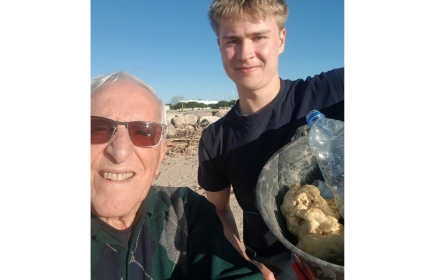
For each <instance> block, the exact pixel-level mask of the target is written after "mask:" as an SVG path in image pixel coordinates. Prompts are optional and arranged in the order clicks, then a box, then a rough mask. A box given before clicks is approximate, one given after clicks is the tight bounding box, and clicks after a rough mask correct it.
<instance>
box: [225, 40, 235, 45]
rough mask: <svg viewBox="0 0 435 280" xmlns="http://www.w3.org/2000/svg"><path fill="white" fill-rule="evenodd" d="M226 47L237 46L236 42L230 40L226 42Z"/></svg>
mask: <svg viewBox="0 0 435 280" xmlns="http://www.w3.org/2000/svg"><path fill="white" fill-rule="evenodd" d="M226 44H227V45H235V44H237V40H230V41H227V42H226Z"/></svg>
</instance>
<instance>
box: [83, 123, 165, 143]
mask: <svg viewBox="0 0 435 280" xmlns="http://www.w3.org/2000/svg"><path fill="white" fill-rule="evenodd" d="M118 125H124V126H125V127H126V128H127V130H128V135H129V136H130V140H131V142H132V143H133V144H134V145H135V146H137V147H154V146H157V145H158V144H159V143H160V140H161V139H162V135H163V133H164V132H165V130H166V125H164V124H160V123H156V122H141V121H134V122H117V121H114V120H111V119H106V118H102V117H95V116H91V144H104V143H107V142H109V141H110V139H111V138H112V136H113V135H115V133H116V128H117V127H118Z"/></svg>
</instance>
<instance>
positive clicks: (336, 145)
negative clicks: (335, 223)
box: [306, 110, 344, 219]
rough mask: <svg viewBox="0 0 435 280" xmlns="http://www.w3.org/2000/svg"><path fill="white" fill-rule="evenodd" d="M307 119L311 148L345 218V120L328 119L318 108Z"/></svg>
mask: <svg viewBox="0 0 435 280" xmlns="http://www.w3.org/2000/svg"><path fill="white" fill-rule="evenodd" d="M306 120H307V123H308V126H309V127H310V132H309V134H308V142H309V145H310V148H311V150H312V151H313V153H314V155H315V156H316V158H317V163H318V165H319V167H320V170H321V171H322V175H323V178H324V179H325V183H326V185H327V186H328V188H329V189H330V190H331V191H332V193H333V194H334V199H335V204H336V205H337V208H338V211H339V212H340V214H341V216H342V217H343V219H344V122H342V121H339V120H334V119H328V118H326V117H325V115H323V114H322V113H321V112H319V111H317V110H313V111H311V112H309V113H308V114H307V116H306Z"/></svg>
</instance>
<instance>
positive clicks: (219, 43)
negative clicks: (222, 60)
mask: <svg viewBox="0 0 435 280" xmlns="http://www.w3.org/2000/svg"><path fill="white" fill-rule="evenodd" d="M216 42H217V43H218V46H219V52H220V51H221V42H220V41H219V37H218V38H217V39H216Z"/></svg>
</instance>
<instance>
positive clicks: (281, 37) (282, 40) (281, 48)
mask: <svg viewBox="0 0 435 280" xmlns="http://www.w3.org/2000/svg"><path fill="white" fill-rule="evenodd" d="M286 34H287V31H286V30H285V28H283V29H282V30H281V32H279V53H280V54H281V53H282V52H283V51H284V47H285V36H286Z"/></svg>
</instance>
